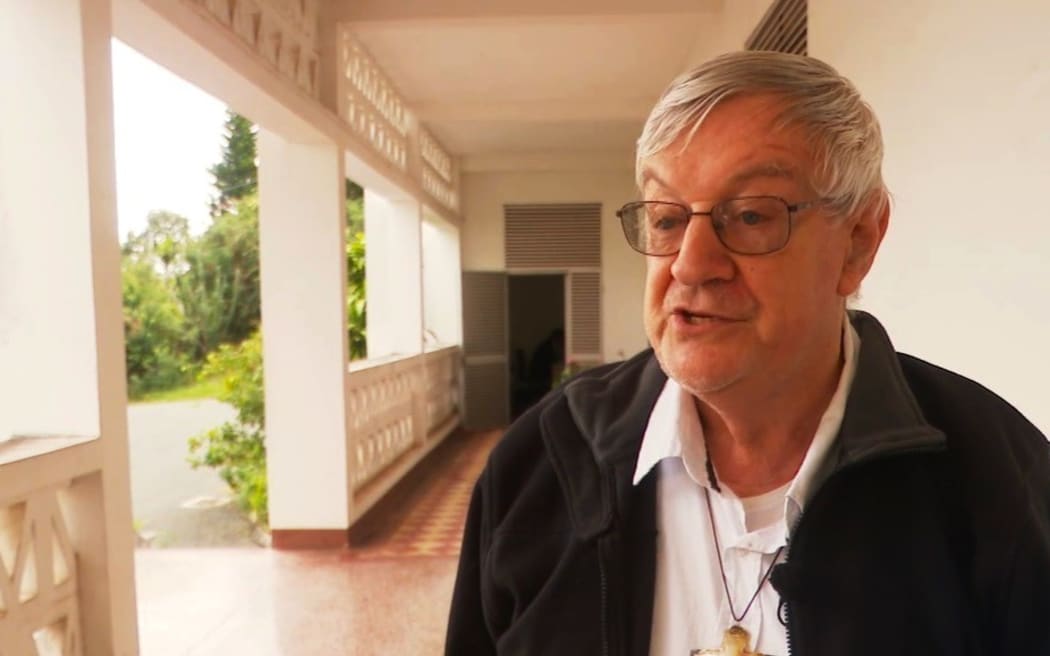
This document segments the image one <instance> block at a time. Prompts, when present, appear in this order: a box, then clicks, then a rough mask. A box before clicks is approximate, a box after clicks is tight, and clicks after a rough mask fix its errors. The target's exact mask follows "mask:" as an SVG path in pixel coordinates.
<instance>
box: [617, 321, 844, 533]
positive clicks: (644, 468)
mask: <svg viewBox="0 0 1050 656" xmlns="http://www.w3.org/2000/svg"><path fill="white" fill-rule="evenodd" d="M842 323H843V328H842V352H843V354H844V355H845V362H844V363H843V366H842V373H841V374H840V376H839V382H838V386H837V387H836V389H835V393H834V394H833V395H832V397H831V401H830V403H829V404H828V407H827V409H826V410H825V411H824V415H823V416H822V417H821V419H820V423H819V424H818V426H817V432H816V433H815V434H814V436H813V441H812V442H811V443H810V445H809V449H808V450H807V451H806V455H805V457H804V458H803V460H802V466H801V467H800V468H799V471H798V474H796V475H795V478H794V480H793V481H792V482H791V485H790V487H789V488H788V493H787V497H788V503H787V509H786V515H787V517H786V519H787V521H788V526H792V525H793V524H794V521H795V519H796V518H797V516H798V515H799V514H801V512H802V508H803V506H805V503H806V501H808V499H809V496H810V494H812V492H813V490H814V488H815V486H816V483H818V482H819V478H820V475H821V470H822V468H823V465H824V461H825V460H826V456H827V454H828V451H829V450H830V449H831V445H832V444H833V443H834V441H835V436H836V435H837V434H838V431H839V427H840V426H841V425H842V417H843V414H844V413H845V410H846V399H847V398H848V397H849V390H850V386H851V385H852V384H853V378H854V376H855V374H856V369H857V354H858V353H859V352H860V337H858V335H857V332H856V330H854V328H853V326H852V324H851V323H850V321H849V317H848V316H846V315H845V314H844V315H843V321H842ZM665 458H681V459H682V462H683V464H684V465H685V468H686V471H687V472H688V473H689V476H690V477H691V478H692V479H693V480H694V481H696V483H697V484H698V485H701V486H703V487H706V488H710V487H711V481H710V479H709V478H708V474H707V472H708V468H707V449H706V448H705V447H704V433H703V428H702V426H701V425H700V418H699V415H698V413H697V412H696V406H695V405H694V403H693V397H692V395H691V394H689V392H687V391H685V390H684V389H682V387H681V385H679V384H678V383H677V382H676V381H675V380H674V379H672V378H668V379H667V382H666V383H664V388H663V391H662V392H661V393H660V396H659V398H657V400H656V405H655V406H653V411H652V413H650V415H649V423H648V424H647V425H646V428H645V433H644V434H643V436H642V444H641V447H640V448H639V450H638V461H637V464H636V465H635V470H634V479H633V482H634V484H635V485H637V484H638V483H639V482H640V481H641V480H642V479H643V478H645V476H646V475H647V474H648V473H649V472H650V471H651V470H652V468H653V467H655V466H656V464H657V463H658V462H660V461H661V460H663V459H665Z"/></svg>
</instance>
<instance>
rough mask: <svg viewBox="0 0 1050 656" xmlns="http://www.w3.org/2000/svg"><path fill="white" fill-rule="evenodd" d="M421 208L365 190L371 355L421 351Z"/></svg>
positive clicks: (417, 205) (366, 293)
mask: <svg viewBox="0 0 1050 656" xmlns="http://www.w3.org/2000/svg"><path fill="white" fill-rule="evenodd" d="M420 223H421V208H420V206H419V203H418V202H416V201H414V200H400V199H398V200H394V199H391V198H388V197H386V196H382V195H380V194H378V193H375V192H373V191H370V190H368V189H365V244H366V248H365V296H366V303H367V307H368V325H367V330H368V357H370V358H376V357H382V356H385V355H392V354H398V355H416V354H418V353H422V352H423V281H422V268H423V263H422V241H421V240H422V237H421V229H420Z"/></svg>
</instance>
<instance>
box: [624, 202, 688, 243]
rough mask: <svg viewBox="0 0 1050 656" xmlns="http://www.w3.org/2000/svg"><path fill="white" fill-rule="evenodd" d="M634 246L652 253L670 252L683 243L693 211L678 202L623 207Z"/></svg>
mask: <svg viewBox="0 0 1050 656" xmlns="http://www.w3.org/2000/svg"><path fill="white" fill-rule="evenodd" d="M620 218H621V220H622V221H623V231H624V234H625V235H627V241H628V242H629V243H630V245H631V248H633V249H635V250H637V251H641V252H642V253H646V254H648V255H670V254H671V253H674V252H676V251H677V250H678V248H679V246H681V244H682V235H683V234H685V227H686V224H688V223H689V212H688V211H687V210H686V208H684V207H682V206H681V205H675V204H674V203H660V202H652V201H650V202H644V203H630V204H628V205H625V206H624V208H623V209H622V210H620Z"/></svg>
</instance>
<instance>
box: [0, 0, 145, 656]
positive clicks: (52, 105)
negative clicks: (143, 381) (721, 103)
mask: <svg viewBox="0 0 1050 656" xmlns="http://www.w3.org/2000/svg"><path fill="white" fill-rule="evenodd" d="M0 16H2V18H0V87H2V88H3V89H4V92H3V94H4V101H3V102H0V404H2V405H0V438H2V437H4V436H7V435H10V434H16V435H33V434H41V433H57V434H65V435H88V436H96V435H97V436H99V447H100V448H99V449H98V450H97V451H92V453H97V454H98V461H97V462H91V463H83V464H84V465H85V467H84V468H85V469H88V470H92V471H93V473H89V474H87V475H85V476H83V477H81V478H78V479H76V480H74V481H73V482H72V485H71V486H70V488H69V493H68V494H66V495H64V498H65V500H66V503H65V508H64V509H65V511H66V513H67V520H68V523H69V530H70V537H71V541H72V543H73V546H74V548H75V549H76V551H77V566H78V588H79V612H80V620H81V628H82V631H83V634H82V643H83V650H84V653H86V654H121V655H124V654H128V655H130V654H134V653H137V651H138V645H137V642H138V638H137V628H136V611H135V587H134V569H133V563H134V557H133V550H134V532H133V529H132V522H131V494H130V481H129V473H128V448H127V427H126V414H125V413H126V406H125V404H126V389H125V383H124V332H123V328H124V327H123V312H122V308H121V305H122V303H121V281H120V250H119V243H118V239H117V220H116V208H115V202H114V201H115V186H116V185H115V173H114V162H113V157H114V156H113V107H112V79H111V66H110V38H111V32H110V3H109V0H80V1H78V0H50V1H48V2H22V1H20V0H0ZM55 477H56V478H55V480H54V481H50V480H41V481H40V483H41V485H42V486H43V485H47V484H49V483H59V482H60V478H61V473H60V472H57V473H56V474H55Z"/></svg>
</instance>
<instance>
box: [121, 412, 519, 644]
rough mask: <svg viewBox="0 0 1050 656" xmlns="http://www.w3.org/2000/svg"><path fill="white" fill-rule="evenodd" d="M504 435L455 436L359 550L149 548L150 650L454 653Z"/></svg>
mask: <svg viewBox="0 0 1050 656" xmlns="http://www.w3.org/2000/svg"><path fill="white" fill-rule="evenodd" d="M498 437H499V433H498V432H488V433H475V434H459V435H454V436H452V437H450V438H449V439H448V441H447V442H446V443H445V444H442V445H441V446H439V447H438V448H437V449H435V450H434V452H433V453H432V454H431V455H430V456H429V457H428V458H427V459H426V460H425V461H424V462H422V463H421V464H420V465H419V467H417V468H416V470H415V471H414V473H413V475H412V476H411V480H410V481H409V482H406V483H403V484H401V485H399V486H398V487H396V488H395V489H394V490H393V491H392V492H391V493H390V494H389V495H388V496H387V497H386V498H385V499H384V500H383V501H382V502H381V503H380V504H378V505H377V507H376V508H375V509H373V511H371V512H370V513H369V514H368V515H366V516H365V517H364V518H362V520H361V521H359V522H358V523H357V525H356V526H355V527H354V529H353V530H352V531H351V535H350V543H351V545H350V548H349V549H340V550H330V551H305V552H304V551H299V552H287V551H285V552H282V551H273V550H269V549H142V550H139V551H138V552H136V556H135V560H136V577H137V588H138V607H139V633H140V644H141V653H142V654H143V655H144V656H168V655H172V656H174V655H179V656H182V655H192V656H219V655H220V654H221V655H223V656H239V655H241V654H244V655H252V656H256V655H266V656H270V655H273V656H278V655H280V656H299V655H303V656H313V655H315V654H317V655H326V656H327V655H332V656H338V655H342V654H353V655H355V656H357V655H360V656H372V655H376V656H379V655H392V654H398V655H404V656H427V655H430V654H440V653H442V644H443V641H444V633H445V622H446V617H447V613H448V604H449V600H450V599H451V594H452V584H453V581H454V579H455V570H456V557H457V555H458V553H459V540H460V535H461V532H462V528H463V520H464V517H465V514H466V509H467V504H468V501H469V497H470V491H471V489H472V487H473V484H474V480H475V479H476V478H477V475H478V473H479V472H480V471H481V467H482V466H483V465H484V462H485V458H486V457H487V455H488V452H489V450H490V449H491V447H492V445H493V444H494V443H495V441H496V439H498Z"/></svg>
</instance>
